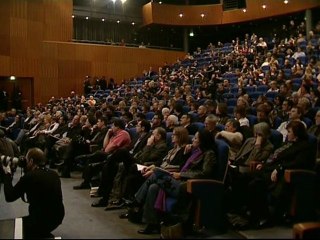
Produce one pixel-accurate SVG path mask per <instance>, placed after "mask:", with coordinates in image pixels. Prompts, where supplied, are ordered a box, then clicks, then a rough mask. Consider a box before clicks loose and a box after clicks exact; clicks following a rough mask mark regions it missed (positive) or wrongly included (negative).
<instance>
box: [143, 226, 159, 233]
mask: <svg viewBox="0 0 320 240" xmlns="http://www.w3.org/2000/svg"><path fill="white" fill-rule="evenodd" d="M138 233H140V234H160V227H159V226H158V225H155V224H148V225H147V226H146V228H145V229H141V230H138Z"/></svg>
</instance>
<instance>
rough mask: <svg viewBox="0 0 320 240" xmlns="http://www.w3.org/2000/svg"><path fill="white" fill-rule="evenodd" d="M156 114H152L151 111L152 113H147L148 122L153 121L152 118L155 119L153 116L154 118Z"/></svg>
mask: <svg viewBox="0 0 320 240" xmlns="http://www.w3.org/2000/svg"><path fill="white" fill-rule="evenodd" d="M154 114H155V113H154V112H152V111H150V112H147V113H146V119H147V120H148V121H151V120H152V118H153V116H154Z"/></svg>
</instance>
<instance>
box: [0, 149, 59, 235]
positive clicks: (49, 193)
mask: <svg viewBox="0 0 320 240" xmlns="http://www.w3.org/2000/svg"><path fill="white" fill-rule="evenodd" d="M14 164H15V163H14V162H9V163H8V164H7V165H5V164H2V167H0V171H1V175H2V178H3V182H4V195H5V199H6V201H7V202H13V201H15V200H17V199H18V198H21V199H22V200H23V201H24V202H27V203H29V215H28V216H24V217H23V235H24V238H48V237H52V234H51V232H52V231H53V230H54V229H56V228H57V227H58V226H59V225H60V224H61V223H62V220H63V218H64V215H65V210H64V205H63V197H62V190H61V182H60V178H59V176H58V174H57V173H56V172H54V171H52V170H50V169H47V168H46V167H45V164H46V158H45V154H44V152H43V151H42V150H41V149H39V148H31V149H29V150H28V152H27V155H26V157H25V159H24V158H23V159H22V158H20V159H19V161H18V163H17V164H18V166H20V167H23V168H24V175H23V176H22V177H21V178H20V180H19V181H18V182H17V183H16V184H15V185H14V186H13V185H12V178H13V177H12V171H11V169H12V168H13V167H14V166H13V165H14ZM25 195H26V199H25Z"/></svg>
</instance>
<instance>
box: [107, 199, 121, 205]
mask: <svg viewBox="0 0 320 240" xmlns="http://www.w3.org/2000/svg"><path fill="white" fill-rule="evenodd" d="M122 203H123V201H122V199H118V200H114V201H111V202H110V204H111V205H121V204H122Z"/></svg>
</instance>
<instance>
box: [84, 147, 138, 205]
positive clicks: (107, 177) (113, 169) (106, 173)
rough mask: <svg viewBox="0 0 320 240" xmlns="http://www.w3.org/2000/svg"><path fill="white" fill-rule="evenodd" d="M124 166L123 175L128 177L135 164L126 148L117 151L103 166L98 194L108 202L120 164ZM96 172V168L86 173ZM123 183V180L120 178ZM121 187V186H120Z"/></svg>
mask: <svg viewBox="0 0 320 240" xmlns="http://www.w3.org/2000/svg"><path fill="white" fill-rule="evenodd" d="M120 163H122V164H123V173H122V174H123V175H127V174H128V171H129V169H130V167H131V166H132V164H133V158H132V156H131V154H130V153H129V151H128V150H127V149H125V148H121V149H118V150H116V151H115V152H114V153H113V154H112V155H110V156H109V157H108V159H107V161H106V162H104V163H103V165H102V170H101V181H100V185H99V189H98V193H99V195H100V196H102V197H103V198H104V199H105V200H106V201H107V200H109V197H110V194H111V191H112V188H113V183H114V180H115V178H116V175H117V173H118V171H119V164H120ZM89 171H91V173H89V174H92V171H95V169H94V167H91V169H90V168H89V169H88V170H87V172H86V174H88V172H89ZM87 177H89V176H87ZM120 179H121V180H120V181H122V178H120ZM120 185H121V184H120Z"/></svg>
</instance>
